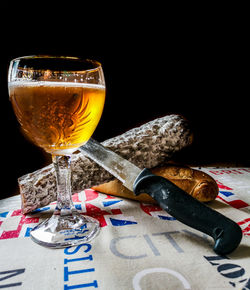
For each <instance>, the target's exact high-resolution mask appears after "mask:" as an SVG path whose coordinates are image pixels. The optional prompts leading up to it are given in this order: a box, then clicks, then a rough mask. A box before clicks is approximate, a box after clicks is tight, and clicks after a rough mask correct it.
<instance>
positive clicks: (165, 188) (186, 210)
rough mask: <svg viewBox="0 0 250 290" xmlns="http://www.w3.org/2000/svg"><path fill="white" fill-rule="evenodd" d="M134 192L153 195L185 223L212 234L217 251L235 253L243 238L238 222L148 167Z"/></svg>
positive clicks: (140, 176) (136, 181) (220, 253)
mask: <svg viewBox="0 0 250 290" xmlns="http://www.w3.org/2000/svg"><path fill="white" fill-rule="evenodd" d="M134 193H135V194H136V195H139V194H140V193H147V194H149V195H151V196H152V197H153V198H154V199H155V200H156V201H157V202H158V203H159V205H160V206H161V208H162V209H164V210H165V211H167V212H168V213H169V214H170V215H172V216H173V217H175V218H176V219H177V220H179V221H181V222H182V223H184V224H186V225H188V226H190V227H192V228H195V229H197V230H199V231H201V232H203V233H206V234H208V235H209V236H211V237H212V238H213V239H214V241H215V244H214V251H215V252H216V253H217V254H219V255H225V254H229V253H231V252H232V251H233V250H235V249H236V248H237V246H238V245H239V243H240V241H241V238H242V231H241V228H240V227H239V226H238V224H237V223H235V222H234V221H232V220H230V219H229V218H227V217H225V216H224V215H222V214H220V213H219V212H217V211H215V210H213V209H211V208H209V207H208V206H206V205H205V204H203V203H201V202H199V201H198V200H196V199H195V198H193V197H192V196H190V195H189V194H187V193H186V192H185V191H183V190H182V189H180V188H179V187H177V186H176V185H175V184H173V183H172V182H170V181H169V180H167V179H165V178H163V177H161V176H156V175H154V174H152V173H151V172H150V171H149V170H148V169H144V170H143V171H142V172H141V174H140V175H139V176H138V177H137V179H136V180H135V182H134Z"/></svg>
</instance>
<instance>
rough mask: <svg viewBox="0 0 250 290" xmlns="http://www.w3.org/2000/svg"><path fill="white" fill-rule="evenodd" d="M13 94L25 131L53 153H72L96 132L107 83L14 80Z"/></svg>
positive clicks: (13, 104)
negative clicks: (104, 84)
mask: <svg viewBox="0 0 250 290" xmlns="http://www.w3.org/2000/svg"><path fill="white" fill-rule="evenodd" d="M9 95H10V100H11V103H12V106H13V108H14V111H15V114H16V116H17V118H18V121H19V123H20V124H21V126H22V129H23V131H24V132H25V134H26V135H27V136H28V137H29V139H31V140H32V141H33V142H34V143H35V144H37V145H38V146H40V147H42V148H44V149H45V150H46V151H47V152H49V153H52V154H55V155H56V154H68V153H72V152H73V151H74V150H75V148H77V147H79V146H80V145H82V144H84V143H85V142H86V141H88V139H89V138H90V137H91V135H92V134H93V132H94V130H95V128H96V126H97V124H98V122H99V120H100V118H101V114H102V111H103V106H104V100H105V87H104V86H103V85H97V84H89V83H73V82H51V81H41V82H32V81H30V82H29V81H26V82H18V81H16V82H11V83H10V84H9Z"/></svg>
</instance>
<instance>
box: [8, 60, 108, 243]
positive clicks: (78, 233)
mask: <svg viewBox="0 0 250 290" xmlns="http://www.w3.org/2000/svg"><path fill="white" fill-rule="evenodd" d="M8 87H9V97H10V101H11V103H12V106H13V109H14V112H15V115H16V117H17V119H18V121H19V123H20V124H21V128H22V130H23V131H24V133H25V134H26V135H27V137H28V138H29V139H30V140H31V141H32V142H34V143H35V144H36V145H38V146H40V147H42V148H43V149H44V150H45V151H47V152H49V153H50V154H52V160H53V164H54V167H55V172H56V181H57V205H56V208H55V210H54V213H53V216H52V217H51V218H50V219H47V220H45V221H43V222H42V223H40V224H39V225H38V226H36V227H35V228H34V229H33V230H32V231H31V238H32V239H33V240H34V241H35V242H37V243H38V244H41V245H43V246H47V247H51V248H62V247H68V246H73V245H77V244H81V243H85V242H88V241H90V240H91V239H93V238H94V237H95V236H96V235H97V234H98V232H99V229H100V226H99V222H98V221H97V220H96V219H94V218H91V217H88V216H84V215H82V214H80V213H79V212H78V211H77V210H76V209H75V207H74V205H73V202H72V199H71V170H70V158H71V157H70V156H71V154H72V153H73V152H74V151H76V150H77V148H78V147H79V146H81V145H83V144H84V143H86V142H87V141H88V139H89V138H90V137H91V135H92V134H93V132H94V130H95V128H96V126H97V124H98V122H99V120H100V118H101V115H102V111H103V106H104V101H105V81H104V75H103V71H102V66H101V64H100V63H99V62H97V61H94V60H88V59H82V58H79V57H67V56H39V55H38V56H26V57H20V58H16V59H14V60H12V61H11V63H10V67H9V75H8Z"/></svg>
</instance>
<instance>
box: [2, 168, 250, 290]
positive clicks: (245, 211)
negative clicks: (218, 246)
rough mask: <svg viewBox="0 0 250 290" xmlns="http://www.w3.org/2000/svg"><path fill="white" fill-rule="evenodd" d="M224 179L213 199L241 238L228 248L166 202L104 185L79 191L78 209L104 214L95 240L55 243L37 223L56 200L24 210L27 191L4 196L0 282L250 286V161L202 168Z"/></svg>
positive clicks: (22, 285)
mask: <svg viewBox="0 0 250 290" xmlns="http://www.w3.org/2000/svg"><path fill="white" fill-rule="evenodd" d="M199 169H200V170H202V171H204V172H206V173H208V174H210V175H211V176H212V177H213V178H214V179H215V180H216V181H217V183H218V186H219V195H218V197H217V198H216V200H215V201H213V202H210V203H208V206H209V207H211V208H213V209H215V210H217V211H219V212H221V213H222V214H224V215H226V216H227V217H229V218H231V219H233V220H234V221H235V222H237V223H238V224H239V225H240V227H241V229H242V232H243V239H242V242H241V244H240V246H239V247H238V248H237V249H236V250H235V251H234V252H233V253H231V254H229V255H227V256H220V255H217V254H216V253H215V252H214V251H213V243H214V242H213V240H212V238H210V237H209V236H207V235H205V234H203V233H201V232H199V231H197V230H194V229H192V228H190V227H188V226H186V225H184V224H182V223H180V222H179V221H177V220H176V219H175V218H173V217H172V216H170V215H169V214H167V213H166V212H165V211H162V210H161V208H160V207H158V206H155V205H151V204H144V203H139V202H137V201H132V200H127V199H122V198H119V197H114V196H109V195H105V194H101V193H98V192H96V191H93V190H91V189H87V190H83V191H82V192H80V193H76V194H74V195H73V201H74V203H75V206H76V208H77V209H78V210H80V211H81V212H82V213H85V214H87V215H90V216H93V217H95V218H97V219H98V220H99V222H100V225H101V231H100V234H99V235H98V236H97V237H96V238H95V239H94V240H92V241H91V242H90V243H85V244H82V245H79V246H74V247H70V248H65V249H48V248H44V247H42V246H39V245H38V244H36V243H34V242H32V241H31V239H30V238H29V235H30V230H31V229H32V228H33V227H34V226H35V225H37V224H38V223H39V222H41V221H42V220H43V219H44V218H46V217H48V216H50V215H51V214H52V212H53V208H54V206H55V203H52V204H51V205H49V206H46V207H44V208H41V209H38V210H36V211H35V212H33V213H31V214H29V215H26V216H24V215H22V213H21V210H20V197H19V196H15V197H12V198H8V199H4V200H1V201H0V289H5V288H6V289H25V290H32V289H36V290H39V289H42V290H45V289H94V288H97V289H107V290H118V289H119V290H129V289H136V290H138V289H154V290H155V289H157V290H158V289H202V290H205V289H213V290H214V289H218V290H219V289H220V290H221V289H250V168H211V167H210V168H199Z"/></svg>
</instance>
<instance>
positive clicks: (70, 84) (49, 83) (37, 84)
mask: <svg viewBox="0 0 250 290" xmlns="http://www.w3.org/2000/svg"><path fill="white" fill-rule="evenodd" d="M17 86H18V87H83V88H93V89H105V86H104V85H100V84H92V83H84V82H64V81H61V82H58V81H55V82H53V81H38V82H37V81H26V80H25V81H21V80H20V81H13V82H9V87H17Z"/></svg>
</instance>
